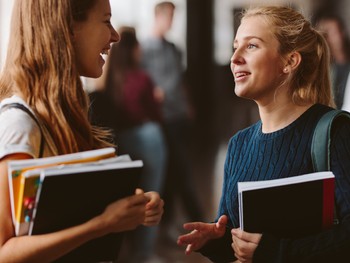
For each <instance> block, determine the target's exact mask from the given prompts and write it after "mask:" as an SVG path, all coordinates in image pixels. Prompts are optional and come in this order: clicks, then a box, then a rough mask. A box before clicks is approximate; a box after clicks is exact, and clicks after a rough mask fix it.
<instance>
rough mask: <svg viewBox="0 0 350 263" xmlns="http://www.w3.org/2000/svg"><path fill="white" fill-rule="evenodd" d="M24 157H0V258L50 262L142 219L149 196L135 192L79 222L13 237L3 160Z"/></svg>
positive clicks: (14, 155)
mask: <svg viewBox="0 0 350 263" xmlns="http://www.w3.org/2000/svg"><path fill="white" fill-rule="evenodd" d="M28 158H30V156H29V155H26V154H13V155H10V156H8V157H5V158H4V159H2V160H1V161H0V200H1V202H0V229H1V231H0V262H51V261H53V260H55V259H57V258H59V257H61V256H63V255H65V254H67V253H68V252H70V251H71V250H73V249H75V248H77V247H78V246H80V245H82V244H84V243H85V242H87V241H89V240H92V239H95V238H98V237H101V236H103V235H105V234H108V233H112V232H122V231H127V230H131V229H134V228H136V227H137V226H138V225H140V224H142V223H143V222H144V220H145V214H146V203H147V201H148V200H149V198H147V196H146V195H145V194H136V195H133V196H130V197H127V198H124V199H121V200H118V201H116V202H114V203H112V204H110V205H109V206H107V207H106V209H105V211H104V212H103V213H102V214H101V215H99V216H97V217H95V218H92V219H91V220H89V221H88V222H86V223H83V224H81V225H78V226H75V227H72V228H69V229H65V230H62V231H58V232H55V233H50V234H45V235H37V236H18V237H15V234H14V228H13V225H12V218H11V208H10V199H9V189H8V179H7V161H9V160H16V159H28Z"/></svg>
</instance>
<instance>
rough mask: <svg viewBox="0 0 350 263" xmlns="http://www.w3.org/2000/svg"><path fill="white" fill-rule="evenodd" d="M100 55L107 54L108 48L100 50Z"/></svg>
mask: <svg viewBox="0 0 350 263" xmlns="http://www.w3.org/2000/svg"><path fill="white" fill-rule="evenodd" d="M100 54H101V55H108V54H109V50H107V49H106V50H102V52H101V53H100Z"/></svg>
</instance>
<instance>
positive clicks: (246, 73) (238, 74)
mask: <svg viewBox="0 0 350 263" xmlns="http://www.w3.org/2000/svg"><path fill="white" fill-rule="evenodd" d="M248 75H250V73H248V72H237V73H235V78H241V77H245V76H248Z"/></svg>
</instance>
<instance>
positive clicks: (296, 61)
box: [284, 52, 302, 73]
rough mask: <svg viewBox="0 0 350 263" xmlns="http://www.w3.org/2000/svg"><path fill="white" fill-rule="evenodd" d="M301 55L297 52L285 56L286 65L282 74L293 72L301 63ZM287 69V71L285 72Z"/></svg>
mask: <svg viewBox="0 0 350 263" xmlns="http://www.w3.org/2000/svg"><path fill="white" fill-rule="evenodd" d="M301 59H302V58H301V55H300V53H299V52H292V53H290V54H289V55H288V56H287V65H286V66H285V67H284V72H285V73H287V72H289V71H293V70H295V69H296V68H297V67H298V66H299V65H300V62H301ZM286 69H287V70H286Z"/></svg>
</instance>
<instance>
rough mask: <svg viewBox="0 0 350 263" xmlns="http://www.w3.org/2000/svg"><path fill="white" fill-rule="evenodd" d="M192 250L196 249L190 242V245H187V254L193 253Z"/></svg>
mask: <svg viewBox="0 0 350 263" xmlns="http://www.w3.org/2000/svg"><path fill="white" fill-rule="evenodd" d="M192 251H194V250H193V245H192V244H190V245H188V246H187V247H186V250H185V254H186V255H189V254H191V253H192Z"/></svg>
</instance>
